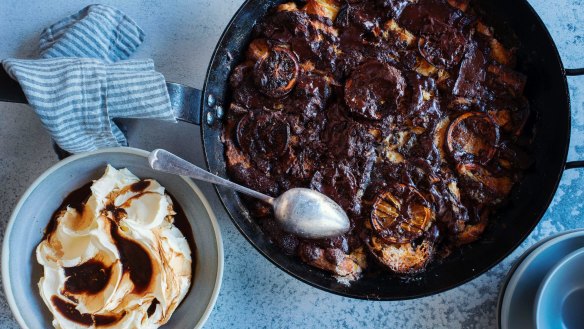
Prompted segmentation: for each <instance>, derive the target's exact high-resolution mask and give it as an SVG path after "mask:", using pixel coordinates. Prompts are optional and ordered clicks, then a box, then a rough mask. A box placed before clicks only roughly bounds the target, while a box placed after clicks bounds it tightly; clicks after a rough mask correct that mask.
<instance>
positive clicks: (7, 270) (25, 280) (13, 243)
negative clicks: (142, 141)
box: [2, 147, 223, 328]
mask: <svg viewBox="0 0 584 329" xmlns="http://www.w3.org/2000/svg"><path fill="white" fill-rule="evenodd" d="M147 157H148V152H146V151H143V150H138V149H133V148H127V147H123V148H111V149H103V150H98V151H95V152H90V153H83V154H79V155H74V156H71V157H69V158H67V159H65V160H63V161H61V162H59V163H57V164H56V165H54V166H53V167H51V168H50V169H48V170H47V171H46V172H45V173H43V174H42V175H41V176H40V177H39V178H38V179H37V180H36V181H35V182H34V183H33V184H32V186H31V187H29V188H28V190H27V191H26V192H25V193H24V195H23V196H22V197H21V199H20V201H19V202H18V204H17V205H16V208H15V210H14V212H13V213H12V216H11V218H10V221H9V223H8V227H7V230H6V233H5V236H4V244H3V247H2V248H3V249H2V280H3V282H4V290H5V292H6V297H7V299H8V303H9V305H10V308H11V309H12V312H13V313H14V316H15V317H16V320H17V321H18V323H19V324H20V325H21V326H22V327H23V328H51V327H52V325H51V321H52V315H51V313H50V312H49V310H48V308H47V307H46V306H45V304H44V303H43V301H42V299H41V297H40V295H39V291H38V287H37V283H38V281H39V279H40V277H41V276H42V273H43V269H42V267H41V266H40V265H39V264H38V263H37V261H36V256H35V249H36V247H37V245H38V244H39V242H40V241H41V239H42V237H43V231H44V229H45V227H46V226H47V223H48V222H49V220H50V218H51V215H52V214H53V212H54V211H55V210H56V209H57V208H58V207H59V205H60V204H61V203H62V201H63V199H64V198H65V197H66V196H67V195H68V194H69V193H70V192H72V191H74V190H76V189H78V188H79V187H81V186H83V185H85V184H86V183H88V182H90V181H91V180H94V179H97V178H99V177H101V175H103V173H104V170H105V167H106V164H108V163H109V164H111V165H112V166H114V167H115V168H128V169H129V170H130V171H131V172H132V173H133V174H135V175H136V176H138V177H140V178H153V179H156V180H157V181H159V182H160V184H161V185H162V186H164V187H165V188H166V189H167V191H169V193H170V194H172V195H173V196H174V198H175V199H176V200H177V202H178V203H179V204H180V206H181V207H182V209H183V211H184V213H185V215H186V217H187V218H188V220H189V222H190V225H191V228H192V231H193V236H194V239H195V244H196V251H195V257H196V261H197V263H196V270H195V273H194V275H193V282H192V289H191V290H190V292H189V293H188V294H187V296H186V298H185V299H184V300H183V302H182V304H181V305H180V306H179V307H178V308H177V310H176V312H175V313H174V314H173V315H172V318H171V319H170V321H169V322H168V323H167V324H166V325H165V326H164V327H162V328H200V327H202V325H203V324H204V322H205V321H206V320H207V318H208V316H209V314H210V313H211V310H212V308H213V306H214V304H215V301H216V299H217V295H218V294H219V289H220V286H221V279H222V275H223V244H222V241H221V234H220V231H219V225H218V224H217V220H216V219H215V215H214V214H213V211H212V210H211V207H210V206H209V203H208V202H207V200H206V199H205V197H204V196H203V194H202V193H201V190H199V188H198V187H197V186H196V185H195V184H194V183H193V182H192V181H191V180H190V179H188V178H186V177H180V176H175V175H171V174H165V173H161V172H157V171H154V170H152V169H150V167H149V165H148V161H147Z"/></svg>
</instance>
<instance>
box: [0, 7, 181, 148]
mask: <svg viewBox="0 0 584 329" xmlns="http://www.w3.org/2000/svg"><path fill="white" fill-rule="evenodd" d="M143 39H144V32H143V31H142V30H141V29H140V28H139V27H138V26H137V25H136V23H134V21H133V20H131V19H130V18H128V17H127V16H126V15H124V13H122V12H121V11H119V10H117V9H114V8H111V7H108V6H104V5H92V6H89V7H86V8H85V9H83V10H81V11H80V12H79V13H77V14H75V15H72V16H70V17H67V18H65V19H63V20H62V21H60V22H58V23H56V24H54V25H52V26H50V27H49V28H47V29H45V30H44V31H43V32H42V34H41V39H40V44H39V47H40V49H39V50H40V54H41V57H42V59H36V60H22V59H6V60H3V61H2V64H3V65H4V68H5V69H6V71H7V72H8V74H10V76H11V77H12V78H14V79H15V80H17V81H18V82H19V83H20V86H21V87H22V89H23V91H24V94H25V95H26V98H27V100H28V102H29V104H31V106H32V107H33V108H34V109H35V111H36V113H37V115H38V116H39V118H40V119H41V122H42V123H43V125H44V126H45V128H46V129H47V130H48V131H49V132H50V134H51V135H52V137H53V139H54V140H55V142H56V143H57V144H58V145H59V146H60V147H61V148H62V149H64V150H66V151H68V152H71V153H79V152H85V151H91V150H95V149H98V148H103V147H112V146H123V145H127V141H126V138H125V136H124V134H123V133H122V132H121V130H120V129H119V128H118V127H117V126H116V125H115V123H114V122H113V121H112V119H115V118H148V119H160V120H167V121H175V118H174V115H173V112H172V108H171V106H170V99H169V96H168V91H167V89H166V82H165V80H164V76H162V74H160V73H158V72H156V71H155V69H154V63H153V62H152V60H149V59H146V60H124V59H126V58H128V57H129V56H130V55H131V54H132V53H133V52H134V51H135V50H136V48H137V47H138V46H139V45H140V44H141V43H142V41H143Z"/></svg>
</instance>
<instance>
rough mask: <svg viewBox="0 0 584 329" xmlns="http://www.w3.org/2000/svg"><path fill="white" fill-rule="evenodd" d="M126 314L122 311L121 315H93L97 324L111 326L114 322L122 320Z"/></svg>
mask: <svg viewBox="0 0 584 329" xmlns="http://www.w3.org/2000/svg"><path fill="white" fill-rule="evenodd" d="M124 315H126V314H125V313H122V314H120V315H101V314H96V315H94V316H93V321H94V322H95V325H96V326H98V327H99V326H111V325H112V324H114V323H116V322H118V321H120V320H121V319H122V318H123V317H124Z"/></svg>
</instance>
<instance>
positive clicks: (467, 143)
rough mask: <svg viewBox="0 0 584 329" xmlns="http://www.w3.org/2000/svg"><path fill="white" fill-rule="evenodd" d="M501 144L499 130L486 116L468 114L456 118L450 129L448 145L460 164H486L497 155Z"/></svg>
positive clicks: (477, 113)
mask: <svg viewBox="0 0 584 329" xmlns="http://www.w3.org/2000/svg"><path fill="white" fill-rule="evenodd" d="M498 143H499V128H498V127H497V125H495V123H494V122H493V120H492V119H491V118H490V117H489V116H488V115H486V114H484V113H480V112H468V113H464V114H462V115H460V116H459V117H458V118H456V119H455V120H454V121H452V123H451V124H450V126H449V127H448V132H447V133H446V144H447V145H448V150H449V151H450V154H451V155H452V157H453V158H454V159H455V160H456V161H458V162H477V163H480V164H485V163H487V162H489V161H490V160H491V159H492V158H493V156H494V155H495V151H496V147H497V144H498Z"/></svg>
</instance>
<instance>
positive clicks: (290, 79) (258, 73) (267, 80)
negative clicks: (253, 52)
mask: <svg viewBox="0 0 584 329" xmlns="http://www.w3.org/2000/svg"><path fill="white" fill-rule="evenodd" d="M298 72H299V66H298V60H297V59H296V55H294V53H292V51H290V49H288V48H286V47H284V46H276V47H274V48H272V49H270V50H269V51H268V52H266V53H264V54H263V56H261V57H260V58H259V60H258V61H257V62H256V64H255V67H254V73H253V74H254V81H255V83H256V85H257V86H258V88H259V90H260V91H261V92H262V93H264V94H265V95H267V96H270V97H274V98H277V97H282V96H285V95H286V94H288V93H289V92H290V91H292V88H294V85H295V84H296V79H297V78H298Z"/></svg>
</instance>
